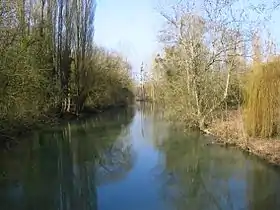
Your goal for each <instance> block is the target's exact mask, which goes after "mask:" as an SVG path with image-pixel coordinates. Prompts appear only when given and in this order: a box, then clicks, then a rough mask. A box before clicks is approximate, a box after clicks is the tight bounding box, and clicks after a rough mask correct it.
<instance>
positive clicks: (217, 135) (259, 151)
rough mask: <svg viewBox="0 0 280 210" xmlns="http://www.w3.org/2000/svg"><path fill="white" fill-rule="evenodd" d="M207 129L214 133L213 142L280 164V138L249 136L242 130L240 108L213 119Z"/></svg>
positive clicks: (242, 123)
mask: <svg viewBox="0 0 280 210" xmlns="http://www.w3.org/2000/svg"><path fill="white" fill-rule="evenodd" d="M209 131H210V132H211V133H212V134H213V135H214V141H213V142H212V143H213V144H219V145H221V146H232V147H237V148H240V149H242V150H244V151H245V152H248V153H250V154H253V155H256V156H258V157H260V158H261V159H263V160H265V161H267V162H269V163H271V164H274V165H279V166H280V138H279V137H273V138H263V137H250V136H248V135H247V134H246V132H245V130H244V122H243V118H242V113H241V111H240V110H235V111H229V112H227V113H225V114H224V118H223V119H217V120H215V121H213V122H212V123H211V124H210V126H209Z"/></svg>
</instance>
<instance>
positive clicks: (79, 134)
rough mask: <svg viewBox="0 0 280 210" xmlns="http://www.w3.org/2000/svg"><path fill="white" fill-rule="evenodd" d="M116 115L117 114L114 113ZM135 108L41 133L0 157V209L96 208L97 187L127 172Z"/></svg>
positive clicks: (64, 209) (105, 114)
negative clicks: (130, 129)
mask: <svg viewBox="0 0 280 210" xmlns="http://www.w3.org/2000/svg"><path fill="white" fill-rule="evenodd" d="M114 113H115V114H114ZM133 115H134V110H133V109H127V110H122V111H118V112H115V110H114V112H107V113H104V114H102V115H98V116H97V117H96V118H94V119H89V120H86V121H84V122H73V123H68V124H67V125H66V126H62V127H61V128H57V129H56V130H55V129H53V130H50V131H41V132H37V133H35V134H34V137H33V138H32V139H30V140H27V141H24V142H22V144H20V145H18V147H17V148H15V149H14V150H13V151H10V152H8V153H6V154H1V160H0V168H1V171H3V173H2V176H1V177H0V187H1V188H0V195H1V196H0V206H1V209H9V210H13V209H18V210H20V209H24V210H25V209H26V210H33V209H34V210H35V209H36V210H37V209H40V210H44V209H46V210H50V209H59V210H70V209H71V210H72V209H73V210H74V209H75V210H76V209H83V210H95V209H97V191H96V189H97V186H98V185H99V184H104V183H109V182H112V181H116V180H118V179H120V178H122V177H123V176H125V174H126V173H127V172H128V171H129V170H130V168H131V167H132V165H133V161H134V155H133V151H132V150H131V145H129V142H128V141H127V135H128V132H129V130H128V129H126V127H127V126H128V124H129V123H131V120H132V118H133Z"/></svg>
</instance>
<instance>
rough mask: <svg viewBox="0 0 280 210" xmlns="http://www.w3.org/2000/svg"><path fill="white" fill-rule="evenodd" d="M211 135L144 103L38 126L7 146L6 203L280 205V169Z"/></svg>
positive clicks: (64, 206)
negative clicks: (185, 127) (187, 129)
mask: <svg viewBox="0 0 280 210" xmlns="http://www.w3.org/2000/svg"><path fill="white" fill-rule="evenodd" d="M207 140H208V139H207V138H206V137H205V136H203V135H200V134H199V133H196V132H193V133H188V134H184V133H182V132H180V131H179V130H178V129H174V128H173V127H171V126H170V125H169V124H168V123H167V122H165V121H164V120H162V119H161V117H160V114H159V113H157V112H155V111H154V110H153V109H152V108H151V107H150V106H143V105H142V106H134V107H130V108H128V109H123V110H112V111H108V112H104V113H102V114H100V115H97V116H94V117H91V118H88V119H84V120H80V121H75V122H71V123H66V124H64V125H61V126H58V127H56V128H52V129H46V130H42V131H36V132H34V133H33V134H32V135H31V136H29V137H28V138H25V139H23V140H22V141H21V142H20V143H19V144H18V145H17V146H16V147H14V148H13V149H12V150H10V151H6V152H1V153H0V173H1V174H0V209H1V210H97V209H98V210H181V209H182V210H188V209H189V210H216V209H217V210H220V209H222V210H239V209H240V210H241V209H243V210H263V209H269V210H279V209H280V171H279V169H276V168H274V167H272V166H269V165H268V164H266V163H264V162H263V161H260V160H258V159H257V158H255V157H253V156H249V155H247V154H245V153H243V152H241V151H239V150H236V149H228V148H222V147H219V146H213V145H212V146H205V143H206V141H207Z"/></svg>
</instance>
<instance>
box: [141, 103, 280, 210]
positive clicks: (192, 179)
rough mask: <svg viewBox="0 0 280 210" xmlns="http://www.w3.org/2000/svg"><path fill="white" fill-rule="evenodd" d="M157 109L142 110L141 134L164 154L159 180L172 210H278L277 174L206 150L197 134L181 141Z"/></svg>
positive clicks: (231, 152) (236, 155) (239, 156)
mask: <svg viewBox="0 0 280 210" xmlns="http://www.w3.org/2000/svg"><path fill="white" fill-rule="evenodd" d="M153 108H154V107H153V106H149V105H147V104H146V105H145V106H142V109H143V115H144V116H143V120H144V121H145V123H143V126H144V128H143V130H144V131H145V132H146V133H147V132H149V133H150V135H153V138H149V139H152V140H153V142H151V143H152V144H153V145H154V146H155V147H156V148H157V149H158V150H160V151H161V152H162V154H163V161H161V162H162V163H161V166H160V167H158V168H161V169H162V170H161V171H160V172H158V170H157V177H156V180H160V181H161V184H160V185H161V186H162V188H161V190H160V193H161V194H162V197H163V199H164V200H165V201H166V202H167V203H168V204H170V203H171V204H172V205H173V209H176V210H179V209H182V210H183V209H184V210H185V209H199V210H216V209H217V210H219V209H223V210H224V209H225V210H237V209H238V210H239V209H244V210H245V209H248V210H249V209H250V210H260V209H266V208H267V209H280V199H279V198H280V180H279V177H278V176H277V173H276V171H275V170H274V169H272V168H271V167H268V166H267V165H265V164H263V163H262V162H260V161H258V160H257V159H256V158H254V157H246V155H244V153H242V152H241V151H237V150H235V149H225V148H220V147H218V146H205V143H206V142H205V141H206V138H205V136H202V135H201V134H200V133H198V132H189V133H188V134H187V135H183V134H182V133H181V132H178V131H176V130H175V129H174V130H173V129H172V128H170V127H166V126H165V125H164V123H163V120H159V119H158V117H159V115H158V114H157V111H154V110H153ZM147 118H148V120H147ZM277 198H278V200H277Z"/></svg>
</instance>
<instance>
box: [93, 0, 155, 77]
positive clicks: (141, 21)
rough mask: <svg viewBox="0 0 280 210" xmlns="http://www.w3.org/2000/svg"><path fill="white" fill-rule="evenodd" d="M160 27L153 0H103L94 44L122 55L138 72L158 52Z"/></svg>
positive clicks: (97, 14) (96, 25)
mask: <svg viewBox="0 0 280 210" xmlns="http://www.w3.org/2000/svg"><path fill="white" fill-rule="evenodd" d="M160 26H161V20H160V16H159V15H158V12H157V11H156V10H155V4H154V3H153V0H138V1H136V0H134V1H133V0H100V1H98V2H97V10H96V17H95V41H96V42H97V43H98V44H100V45H102V46H105V47H107V48H109V49H117V50H119V51H121V52H122V53H123V54H124V55H125V56H126V57H127V58H128V60H129V61H130V63H131V64H132V66H133V71H139V68H140V65H141V62H142V61H143V62H144V63H150V62H151V59H152V56H153V54H154V53H155V52H156V51H157V46H158V45H157V42H156V34H157V31H158V30H159V28H160Z"/></svg>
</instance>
